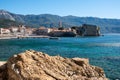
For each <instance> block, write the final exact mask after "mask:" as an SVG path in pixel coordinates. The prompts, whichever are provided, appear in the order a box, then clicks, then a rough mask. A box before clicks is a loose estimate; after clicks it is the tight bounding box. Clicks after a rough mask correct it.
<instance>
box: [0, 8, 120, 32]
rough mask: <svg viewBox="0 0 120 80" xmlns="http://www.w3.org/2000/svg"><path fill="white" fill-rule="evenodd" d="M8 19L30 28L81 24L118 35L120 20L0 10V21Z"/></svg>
mask: <svg viewBox="0 0 120 80" xmlns="http://www.w3.org/2000/svg"><path fill="white" fill-rule="evenodd" d="M1 18H2V19H3V18H4V19H9V20H13V21H16V22H20V23H23V24H25V25H28V26H31V27H36V28H38V27H40V26H45V27H59V22H62V26H63V27H72V26H80V25H82V24H93V25H97V26H100V28H101V32H102V33H120V19H107V18H98V17H77V16H73V15H68V16H59V15H53V14H39V15H34V14H28V15H22V14H14V13H11V12H9V11H5V10H0V19H1Z"/></svg>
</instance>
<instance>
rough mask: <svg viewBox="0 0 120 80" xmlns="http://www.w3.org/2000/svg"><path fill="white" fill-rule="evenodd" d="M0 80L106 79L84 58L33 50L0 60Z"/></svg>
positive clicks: (98, 69)
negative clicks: (52, 54) (50, 54)
mask: <svg viewBox="0 0 120 80" xmlns="http://www.w3.org/2000/svg"><path fill="white" fill-rule="evenodd" d="M0 80H108V79H107V78H106V77H105V74H104V71H103V69H101V68H99V67H96V66H92V65H90V64H89V60H88V59H84V58H72V59H70V58H63V57H60V56H49V55H47V54H45V53H42V52H36V51H33V50H30V51H26V52H24V53H21V54H18V55H14V56H13V57H11V58H10V59H9V60H8V61H7V62H0Z"/></svg>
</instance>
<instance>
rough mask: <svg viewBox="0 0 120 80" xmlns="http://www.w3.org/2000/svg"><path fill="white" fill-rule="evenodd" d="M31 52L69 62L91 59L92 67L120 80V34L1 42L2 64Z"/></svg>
mask: <svg viewBox="0 0 120 80" xmlns="http://www.w3.org/2000/svg"><path fill="white" fill-rule="evenodd" d="M28 49H33V50H37V51H42V52H45V53H48V54H49V55H60V56H63V57H69V58H73V57H84V58H89V59H90V63H91V64H93V65H96V66H100V67H102V68H103V69H104V70H105V73H106V76H107V77H108V78H110V79H111V80H115V79H119V80H120V34H119V35H112V34H111V35H105V36H100V37H76V38H60V39H59V40H50V39H47V38H39V39H37V38H36V39H32V38H30V39H11V40H0V60H7V59H8V58H9V57H10V56H12V55H13V54H17V53H19V52H23V51H25V50H28Z"/></svg>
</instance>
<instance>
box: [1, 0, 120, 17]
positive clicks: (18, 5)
mask: <svg viewBox="0 0 120 80" xmlns="http://www.w3.org/2000/svg"><path fill="white" fill-rule="evenodd" d="M0 9H4V10H7V11H9V12H12V13H16V14H24V15H27V14H35V15H38V14H53V15H59V16H68V15H73V16H79V17H99V18H117V19H120V0H0Z"/></svg>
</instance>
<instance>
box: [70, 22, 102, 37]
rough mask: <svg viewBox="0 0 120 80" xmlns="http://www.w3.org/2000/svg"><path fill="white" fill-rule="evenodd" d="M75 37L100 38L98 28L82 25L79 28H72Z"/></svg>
mask: <svg viewBox="0 0 120 80" xmlns="http://www.w3.org/2000/svg"><path fill="white" fill-rule="evenodd" d="M72 29H73V30H76V33H77V35H80V36H100V28H99V27H98V26H96V25H90V24H83V25H82V26H80V27H74V28H72Z"/></svg>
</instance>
